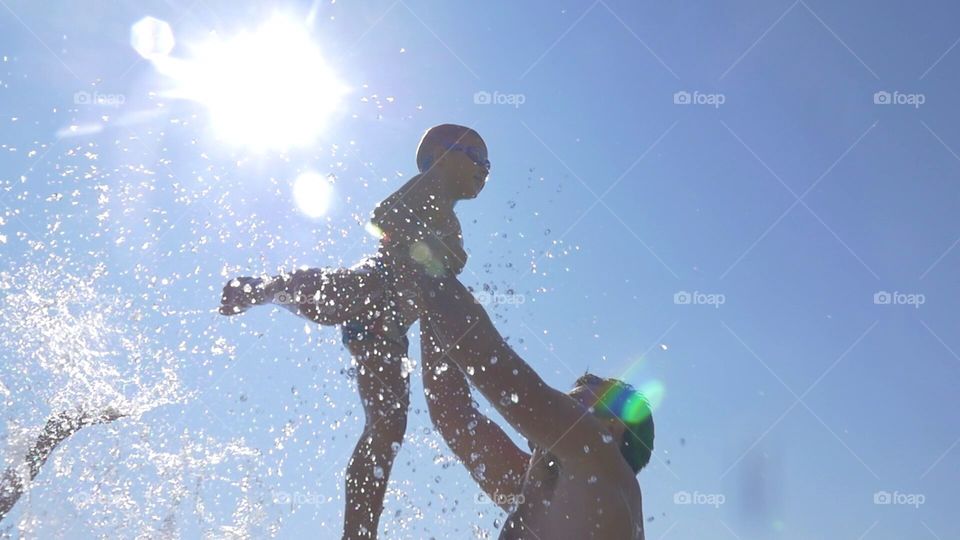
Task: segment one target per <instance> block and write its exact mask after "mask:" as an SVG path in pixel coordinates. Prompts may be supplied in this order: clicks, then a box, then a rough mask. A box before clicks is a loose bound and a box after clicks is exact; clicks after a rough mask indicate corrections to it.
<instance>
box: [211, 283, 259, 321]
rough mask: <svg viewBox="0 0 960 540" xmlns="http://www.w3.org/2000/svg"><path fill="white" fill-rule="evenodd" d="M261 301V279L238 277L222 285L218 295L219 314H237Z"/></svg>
mask: <svg viewBox="0 0 960 540" xmlns="http://www.w3.org/2000/svg"><path fill="white" fill-rule="evenodd" d="M262 303H263V279H261V278H252V277H239V278H235V279H232V280H230V281H229V282H228V283H227V284H226V285H224V287H223V294H222V295H221V296H220V314H221V315H239V314H241V313H243V312H244V311H246V310H248V309H250V308H251V307H252V306H254V305H257V304H262Z"/></svg>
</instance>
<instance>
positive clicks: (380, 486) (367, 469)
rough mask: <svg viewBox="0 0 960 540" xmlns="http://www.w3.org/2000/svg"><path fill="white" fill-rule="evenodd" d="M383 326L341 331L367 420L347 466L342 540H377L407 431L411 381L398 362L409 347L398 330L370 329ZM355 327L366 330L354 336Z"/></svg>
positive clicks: (354, 322) (378, 320)
mask: <svg viewBox="0 0 960 540" xmlns="http://www.w3.org/2000/svg"><path fill="white" fill-rule="evenodd" d="M383 320H384V319H383V318H379V319H377V320H376V321H375V322H373V323H370V322H365V321H364V320H358V321H352V323H353V324H348V325H347V326H346V327H345V328H344V342H345V343H346V345H347V346H348V348H349V349H350V353H351V354H352V355H353V358H354V359H355V360H356V362H357V364H358V365H359V369H358V370H357V387H358V389H359V391H360V400H361V401H362V403H363V410H364V413H365V416H366V424H365V425H364V428H363V434H362V435H361V437H360V440H359V441H358V442H357V445H356V447H355V448H354V450H353V456H352V457H351V459H350V463H349V465H348V466H347V478H346V488H347V489H346V509H345V512H344V533H343V538H344V539H350V540H353V539H356V538H376V537H377V532H378V527H379V522H380V514H381V512H383V499H384V495H385V493H386V490H387V482H388V481H389V479H390V471H391V469H392V467H393V460H394V458H395V457H396V454H397V451H398V450H399V449H400V445H401V444H402V443H403V436H404V433H405V432H406V429H407V408H408V406H409V404H410V381H409V379H408V378H407V377H404V376H403V372H402V362H403V358H404V357H406V355H407V348H408V342H407V338H406V336H405V335H404V334H403V333H402V331H403V329H402V328H397V329H395V330H394V331H392V332H383V331H382V329H379V328H376V329H375V328H373V326H374V325H377V324H383ZM364 324H366V327H365V328H364V327H363V325H364ZM392 324H395V323H392ZM358 325H359V326H360V327H361V328H364V329H363V330H360V331H358V330H357V326H358ZM397 332H401V333H400V334H397Z"/></svg>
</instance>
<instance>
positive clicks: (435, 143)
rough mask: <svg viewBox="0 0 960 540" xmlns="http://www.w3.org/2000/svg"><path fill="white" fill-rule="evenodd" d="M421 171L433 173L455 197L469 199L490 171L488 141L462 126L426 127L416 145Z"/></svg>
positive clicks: (479, 189) (483, 182)
mask: <svg viewBox="0 0 960 540" xmlns="http://www.w3.org/2000/svg"><path fill="white" fill-rule="evenodd" d="M417 167H418V168H419V169H420V172H421V173H423V174H427V173H428V172H429V173H430V174H432V175H435V176H436V177H437V178H438V179H440V180H441V181H442V182H443V186H444V188H445V190H446V191H447V194H448V195H449V196H450V197H452V198H454V199H472V198H474V197H476V196H477V195H478V194H479V193H480V191H481V190H482V189H483V186H484V185H486V181H487V175H488V174H490V161H489V159H488V155H487V145H486V143H484V142H483V139H482V138H480V135H479V134H478V133H477V132H476V131H474V130H472V129H470V128H468V127H465V126H458V125H455V124H440V125H439V126H434V127H432V128H430V129H428V130H427V132H426V133H424V134H423V138H422V139H420V146H419V147H418V148H417Z"/></svg>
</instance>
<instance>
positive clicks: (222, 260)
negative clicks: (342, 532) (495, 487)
mask: <svg viewBox="0 0 960 540" xmlns="http://www.w3.org/2000/svg"><path fill="white" fill-rule="evenodd" d="M263 4H264V3H257V2H247V1H237V0H234V1H229V2H228V1H223V0H196V1H194V0H164V1H153V0H146V1H141V2H123V3H119V2H105V1H92V2H83V3H79V2H64V1H49V2H42V3H41V2H32V1H25V0H0V28H2V32H0V291H2V294H3V295H4V296H3V307H2V310H3V318H2V321H3V323H2V324H3V329H2V330H3V332H4V338H3V341H2V342H0V345H2V347H0V383H2V386H0V400H3V401H2V403H3V407H2V409H0V411H2V416H3V419H4V421H5V423H6V424H7V425H6V426H5V427H0V429H2V430H3V431H2V432H0V433H3V434H4V435H3V436H4V441H5V444H6V445H7V447H8V448H7V450H6V452H7V455H8V457H9V455H11V454H10V452H11V449H12V448H14V447H15V444H14V443H15V442H16V441H15V439H16V437H15V434H17V433H19V431H18V430H20V429H32V428H37V427H39V426H40V425H42V423H43V421H44V418H45V417H46V416H47V415H48V414H50V412H51V410H52V409H53V408H54V407H55V406H56V405H57V404H60V405H63V404H65V403H66V404H70V403H86V402H92V401H91V396H90V395H89V394H91V393H93V394H97V395H98V396H99V397H103V396H109V395H113V394H111V392H113V393H118V392H119V393H120V394H122V395H124V396H125V397H126V398H128V399H131V400H133V401H136V402H138V403H141V404H142V405H143V407H142V409H143V410H144V411H145V412H143V414H142V415H140V416H138V417H136V418H127V419H123V420H120V421H117V422H114V423H113V424H111V425H109V426H99V427H95V428H89V429H87V430H85V431H84V432H81V433H79V434H78V435H77V436H76V437H74V438H73V439H71V440H70V441H68V442H67V443H66V444H65V445H64V446H63V447H62V448H60V449H59V450H58V451H57V454H56V457H55V459H54V460H51V463H50V467H48V468H47V469H46V470H44V472H43V474H42V475H41V476H40V477H39V478H38V481H37V483H36V484H35V486H34V489H33V490H32V491H31V494H30V495H29V497H26V498H24V500H22V501H21V504H20V505H19V506H18V507H17V509H16V510H15V512H14V513H13V514H12V515H11V516H10V517H9V518H8V519H7V520H6V521H5V522H4V524H3V525H2V526H0V531H2V532H5V533H9V534H12V535H15V536H16V535H17V534H18V533H17V529H18V528H21V527H22V528H25V529H26V530H30V531H32V534H37V535H40V536H47V537H49V536H51V535H61V536H65V537H69V538H93V537H97V536H100V535H111V536H118V537H128V536H133V535H134V534H136V533H137V532H144V531H156V530H167V531H180V532H181V534H182V535H183V536H184V537H194V536H197V535H199V534H209V535H212V536H216V537H222V536H224V535H225V534H227V533H228V532H229V531H244V530H245V531H247V533H249V534H252V535H254V536H265V535H268V534H270V533H273V534H275V535H277V536H279V537H282V538H300V537H307V536H314V537H325V538H326V537H330V538H332V537H335V536H336V535H338V534H339V528H340V522H341V519H342V504H343V498H342V497H343V487H342V483H343V470H344V468H345V465H346V461H347V458H348V456H349V454H350V450H351V448H352V446H353V444H354V442H355V441H356V438H357V437H358V434H359V431H360V429H361V427H362V423H363V413H362V410H360V408H359V402H358V398H357V397H356V393H355V388H354V383H353V381H352V380H351V378H350V372H349V368H350V365H349V358H348V356H347V355H346V354H345V351H344V350H343V348H342V347H341V346H340V344H339V336H338V333H337V332H336V331H335V330H333V329H329V328H327V329H318V328H316V327H311V326H310V325H305V324H304V322H303V321H302V320H298V319H296V318H294V317H293V316H292V315H291V314H289V313H287V312H285V311H279V310H271V309H262V310H260V311H259V312H258V311H253V312H250V313H249V314H246V315H244V316H243V317H240V318H236V319H231V320H227V319H224V318H222V317H219V316H218V315H216V314H215V313H214V311H213V310H214V309H215V307H216V304H217V302H218V299H219V289H220V287H221V286H222V285H223V283H224V281H225V279H226V277H227V276H232V275H236V274H238V273H240V274H253V273H259V272H271V273H274V272H275V271H276V270H277V268H278V267H281V266H285V267H287V268H289V267H290V266H292V265H294V264H296V265H300V264H306V265H313V266H319V265H351V264H353V263H354V262H356V261H358V260H359V259H360V257H361V256H362V255H364V254H365V253H370V252H371V251H372V250H373V249H374V248H375V244H374V242H373V240H372V239H371V238H370V237H369V236H368V235H367V233H365V232H364V230H363V227H362V221H363V220H364V219H365V217H366V215H367V213H368V212H369V211H370V210H371V209H372V208H373V206H374V205H375V204H376V202H377V201H379V200H381V199H382V198H383V197H384V196H386V195H387V194H388V193H390V192H391V191H393V190H394V189H396V188H397V187H399V186H400V185H401V184H402V182H403V181H404V180H405V179H406V178H409V177H410V176H412V175H413V174H414V173H415V171H416V167H415V163H414V150H415V147H416V143H417V141H418V138H419V136H420V135H421V134H422V132H423V131H424V130H425V129H426V128H427V127H429V126H431V125H434V124H437V123H442V122H454V123H462V124H467V125H470V126H472V127H474V128H475V129H477V130H478V131H479V132H480V133H481V135H482V136H483V137H484V138H485V139H486V141H487V144H488V146H489V149H490V159H491V161H492V163H493V169H492V175H491V178H490V181H489V183H488V186H487V188H486V190H485V191H484V192H483V193H482V195H481V196H480V197H479V198H478V199H476V200H474V201H468V202H464V203H462V204H460V205H459V206H458V213H459V215H460V217H461V221H462V222H463V229H464V238H465V244H466V247H467V251H468V252H469V254H470V260H469V262H468V270H467V271H466V272H465V273H464V274H463V276H462V279H463V281H464V282H465V283H467V284H468V285H471V286H473V287H475V288H478V289H479V288H481V287H483V286H484V285H488V286H490V287H491V290H492V291H496V292H497V293H499V294H501V296H500V297H499V298H500V299H501V300H503V301H502V302H500V303H498V304H496V305H489V306H488V309H490V310H491V312H492V313H493V314H494V316H495V323H496V325H497V327H498V328H499V330H500V331H501V332H502V333H503V334H504V335H506V336H509V338H510V342H511V343H512V344H513V345H514V347H515V348H516V349H517V351H518V352H519V353H520V354H521V355H522V356H523V357H524V358H525V359H526V360H527V361H528V362H530V363H531V365H533V367H534V368H535V369H536V370H538V371H539V372H540V373H541V375H542V376H543V377H544V378H545V379H546V380H547V381H548V382H549V383H551V384H553V385H555V386H557V387H559V388H568V387H569V386H570V385H571V384H572V381H573V380H574V379H575V378H576V376H578V375H580V374H582V373H583V372H584V371H585V370H587V369H589V370H590V371H592V372H595V373H597V374H599V375H605V376H621V377H622V378H624V379H626V380H627V381H628V382H631V383H633V384H634V385H636V386H637V387H638V388H644V389H647V390H651V391H653V390H656V391H657V392H656V397H657V398H658V399H657V401H658V406H657V408H656V410H655V413H654V414H655V419H656V426H657V439H656V452H655V457H654V459H653V461H652V462H651V464H650V466H649V467H648V468H647V469H646V470H644V471H643V472H641V474H640V475H639V480H640V484H641V487H642V489H643V495H644V514H645V517H646V519H647V520H648V522H647V524H646V527H647V537H648V538H652V539H658V538H670V539H699V538H732V539H736V538H741V539H747V538H751V539H752V538H758V539H761V538H775V539H806V538H853V539H857V538H863V539H882V538H889V539H902V538H918V539H919V538H941V539H946V538H957V537H960V524H958V523H957V522H956V520H955V519H952V517H953V515H954V513H955V510H950V508H955V506H956V501H957V500H958V496H957V487H956V486H957V485H958V484H960V474H958V470H960V448H958V446H960V444H958V443H960V417H958V416H957V414H956V412H955V411H956V410H957V405H958V401H960V400H958V397H957V393H956V391H955V388H956V386H957V384H958V382H960V356H958V354H957V352H958V351H960V341H958V339H957V332H956V328H957V327H958V323H960V317H958V315H957V312H956V311H952V312H951V309H952V308H951V307H950V306H956V305H957V299H958V296H960V286H958V281H957V279H956V275H957V264H958V261H960V248H957V247H956V246H957V244H958V236H960V220H958V218H957V216H958V215H960V213H958V211H957V210H958V209H960V174H958V173H960V128H958V126H960V122H958V120H960V112H958V111H960V109H958V108H957V107H956V89H957V87H958V84H960V78H958V76H957V73H958V70H960V50H956V49H954V46H956V45H957V44H958V40H960V31H958V30H957V26H956V24H955V21H956V20H957V19H956V17H957V16H958V15H960V13H958V11H957V7H956V6H955V5H953V4H952V3H950V2H945V1H941V2H929V3H923V4H916V5H915V4H903V3H895V2H889V1H881V2H864V1H857V2H844V3H839V4H838V3H835V2H834V3H831V2H823V1H821V0H798V1H796V2H791V1H789V0H787V1H774V2H769V1H764V2H760V1H740V2H732V3H715V2H702V1H697V2H667V3H650V2H642V3H637V2H628V1H620V0H598V1H596V2H591V1H589V0H588V1H584V2H552V1H549V2H548V1H545V0H535V1H528V2H493V3H489V2H488V3H483V4H479V3H453V2H440V1H432V2H431V1H425V0H396V1H394V0H384V1H380V0H376V1H365V2H350V1H343V0H341V1H340V2H336V3H329V2H325V3H320V4H317V5H313V4H311V3H310V2H274V3H272V4H273V7H271V8H270V10H265V9H264V8H263V7H262V6H263ZM273 11H278V12H282V13H285V14H287V16H288V17H292V18H294V19H295V20H297V21H307V20H308V18H309V24H308V28H309V31H310V36H311V39H312V40H313V42H314V43H316V45H317V46H318V47H319V49H320V50H321V51H322V53H323V55H324V57H325V59H326V62H327V63H328V64H329V66H330V68H331V69H332V70H333V71H335V72H336V73H337V74H338V75H339V77H340V79H341V80H342V81H343V83H344V84H345V86H346V87H348V90H347V93H346V94H345V95H344V97H343V99H342V101H341V102H340V104H339V106H338V107H337V109H336V111H335V112H334V114H333V115H332V116H331V118H330V119H329V122H327V123H326V124H325V125H324V126H322V129H321V130H320V131H319V133H318V135H317V138H316V141H315V142H314V143H313V144H312V145H310V146H308V147H305V148H299V149H294V150H290V151H286V152H281V151H276V150H263V151H258V152H254V151H252V150H251V149H250V148H249V147H244V146H237V145H235V144H232V143H229V144H228V143H226V142H223V141H222V140H220V139H222V138H223V137H224V134H223V133H219V134H218V133H216V132H215V131H214V130H213V129H212V128H211V120H212V116H213V115H212V113H211V110H210V109H209V108H208V107H207V106H205V104H204V103H200V102H197V101H195V100H189V99H179V98H176V97H170V96H168V95H167V94H165V93H164V91H166V90H169V89H170V87H171V80H170V78H169V77H168V76H166V75H164V74H163V73H161V72H160V70H159V69H158V67H157V66H156V65H154V64H153V63H151V62H148V61H146V60H142V59H140V56H139V55H138V54H137V52H136V51H134V49H133V48H132V47H131V46H130V27H131V25H132V24H133V23H135V22H136V21H138V20H139V19H141V18H142V17H144V16H147V15H150V16H153V17H156V18H159V19H162V20H165V21H167V22H168V23H169V24H170V26H171V27H172V30H173V34H174V36H175V37H176V46H175V47H174V49H173V51H172V53H171V54H172V56H174V57H178V58H190V57H191V55H192V54H194V53H195V51H193V50H191V48H190V46H191V43H194V44H195V43H199V42H200V41H202V39H203V37H204V36H205V35H207V34H208V33H209V32H211V31H213V30H216V31H217V32H218V34H219V35H221V36H225V37H229V36H231V35H235V34H236V33H238V32H240V31H242V30H244V29H248V30H249V29H253V28H256V27H257V25H259V24H260V23H262V22H263V21H264V20H265V19H267V18H268V17H269V16H270V14H271V13H272V12H273ZM282 60H283V59H277V61H278V62H281V61H282ZM310 69H311V66H310V65H303V70H310ZM221 82H222V81H221ZM220 86H221V88H220V90H219V91H220V92H222V94H221V95H217V96H215V98H214V100H213V101H218V100H219V101H221V102H226V101H224V100H228V99H232V97H231V96H233V95H234V94H233V92H231V90H230V88H229V87H223V85H222V84H221V85H220ZM878 92H879V93H878ZM78 93H79V97H78ZM241 95H242V94H241ZM84 96H86V97H84ZM91 96H93V99H89V98H90V97H91ZM97 96H99V98H97ZM287 101H289V102H291V103H295V102H293V101H292V98H291V96H289V95H287V94H286V93H285V92H278V93H277V94H276V95H271V96H268V98H266V99H261V100H257V101H251V102H248V103H243V104H242V105H243V110H242V114H234V115H233V116H231V118H230V119H231V120H232V122H233V124H234V125H235V126H237V125H239V126H243V125H244V118H245V116H244V115H245V114H250V115H251V116H254V115H257V114H259V113H258V112H257V111H259V110H268V111H269V110H271V109H270V108H271V107H275V106H277V104H278V103H284V102H287ZM207 105H210V102H209V100H208V102H207ZM261 116H262V115H261ZM70 126H76V127H75V128H73V129H71V127H70ZM218 137H220V139H218ZM305 171H314V172H317V173H319V174H321V175H333V177H334V178H335V181H334V184H333V186H334V191H333V197H332V200H331V205H330V208H329V211H328V212H327V214H326V215H325V216H323V217H319V218H317V217H313V218H312V217H309V216H306V215H304V214H303V213H302V212H301V211H300V210H298V207H297V205H296V204H295V200H294V197H293V195H292V185H293V180H294V179H295V178H296V177H297V175H298V174H299V173H301V172H305ZM75 280H80V281H83V282H85V283H87V284H88V285H89V287H90V291H88V292H87V296H82V295H80V296H70V297H69V298H68V300H63V301H62V302H61V301H60V300H59V298H61V297H59V296H55V295H60V294H63V290H64V287H68V285H69V284H70V283H72V282H73V281H75ZM71 290H72V289H71ZM29 291H33V293H34V296H32V297H31V296H30V295H29V294H28V293H29ZM91 291H92V292H91ZM48 296H50V297H52V298H55V299H57V300H56V301H54V302H53V305H52V306H51V305H48V304H43V302H42V301H33V303H31V298H33V299H34V300H36V299H37V298H40V299H41V300H42V299H43V298H45V297H48ZM38 302H39V303H38ZM61 304H63V305H66V304H70V306H69V309H68V310H66V311H58V310H57V305H61ZM38 305H46V307H44V308H43V309H42V310H38V308H37V306H38ZM34 328H37V329H38V330H36V331H34V330H33V329H34ZM86 329H89V331H88V332H85V330H86ZM71 332H76V334H73V333H71ZM98 332H99V333H98ZM64 336H66V338H64ZM54 338H57V339H60V341H58V340H57V339H54ZM51 343H53V345H51ZM418 343H419V341H418V340H417V339H414V340H413V345H412V347H411V348H412V349H413V351H414V352H413V354H412V357H413V360H414V361H415V362H416V363H417V365H419V346H418ZM71 344H72V345H71ZM138 347H139V348H138ZM131 350H138V351H141V353H140V354H138V355H133V356H131V354H128V353H129V351H131ZM98 351H99V353H98ZM58 355H59V356H58ZM60 357H62V358H63V359H64V360H63V362H65V363H64V364H57V362H56V361H53V360H51V358H60ZM64 365H66V366H68V367H70V366H73V367H74V368H76V367H77V366H80V368H77V369H80V370H81V371H82V369H84V366H86V368H89V370H88V371H87V372H85V373H80V374H79V375H78V374H77V373H79V372H76V373H75V372H69V373H66V374H65V372H64V370H65V369H66V368H64V367H63V366H64ZM111 366H112V367H113V371H111V368H110V367H111ZM67 371H69V370H67ZM419 374H420V372H419V368H417V369H416V370H415V372H414V373H413V381H414V382H413V395H414V397H413V400H412V405H411V414H410V426H409V431H408V438H407V441H406V442H405V444H404V446H403V449H402V450H401V453H400V456H399V458H398V460H397V463H396V466H395V470H394V477H393V483H392V484H391V488H392V490H391V492H390V493H389V494H388V500H387V504H386V509H385V512H384V517H383V521H384V524H385V537H388V538H428V537H437V538H441V537H445V538H467V537H472V536H473V535H477V537H481V538H483V537H489V536H484V535H494V536H495V533H494V532H493V531H494V530H495V529H496V528H497V526H498V525H499V524H501V523H502V520H503V517H504V516H503V514H502V513H500V512H498V511H495V509H494V508H492V507H491V506H489V505H482V504H479V503H478V502H477V500H476V495H477V494H478V493H479V490H478V488H477V487H476V486H475V485H474V484H473V482H472V481H471V480H470V478H469V476H468V475H467V474H466V472H465V471H464V470H462V467H460V466H459V465H458V464H457V463H455V462H454V461H453V460H452V457H451V454H450V453H449V452H448V451H447V449H446V448H445V446H443V442H442V441H441V440H440V439H439V438H438V437H437V436H436V435H435V434H434V433H432V432H431V430H430V425H429V419H428V418H427V415H426V413H425V402H424V399H423V396H422V385H421V384H420V382H419ZM78 377H80V378H82V379H83V381H86V382H84V383H83V384H77V383H76V381H77V380H78ZM138 377H139V378H138ZM64 381H66V382H64ZM90 381H92V382H90ZM158 381H159V382H158ZM71 385H73V386H71ZM158 387H160V388H161V390H166V391H167V393H166V394H165V393H164V392H159V393H156V388H158ZM104 388H107V390H103V389H104ZM151 388H153V389H154V391H155V393H154V394H149V393H148V390H149V389H151ZM84 389H87V390H91V389H93V390H91V391H89V392H86V393H85V390H84ZM96 389H100V390H102V392H101V391H100V390H96ZM167 394H169V395H167ZM158 396H159V397H158ZM168 398H169V399H168ZM93 401H96V400H93ZM167 401H173V403H167ZM517 440H518V441H519V440H520V438H519V436H518V437H517ZM885 503H889V504H885ZM225 527H226V528H225ZM231 527H232V529H231ZM484 531H485V532H484ZM238 534H243V533H242V532H241V533H238Z"/></svg>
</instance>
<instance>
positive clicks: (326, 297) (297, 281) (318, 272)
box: [274, 262, 384, 326]
mask: <svg viewBox="0 0 960 540" xmlns="http://www.w3.org/2000/svg"><path fill="white" fill-rule="evenodd" d="M373 264H374V263H369V262H364V263H361V264H359V265H357V266H354V267H353V268H350V269H345V268H336V269H329V268H310V269H307V270H297V271H295V272H293V273H292V274H290V276H289V280H288V281H286V282H285V285H284V286H283V292H282V293H280V294H277V295H274V302H275V303H276V304H278V305H281V306H283V307H284V308H286V309H288V310H290V311H292V312H294V313H296V314H297V315H300V316H302V317H306V318H308V319H310V320H312V321H314V322H316V323H319V324H324V325H328V326H333V325H337V324H343V323H344V322H346V321H347V320H349V319H351V318H353V317H355V316H356V315H357V313H358V312H360V311H361V310H363V309H365V308H367V307H368V306H369V305H370V304H371V303H373V302H376V301H377V300H378V298H379V297H380V296H381V295H382V292H383V287H384V282H383V279H382V277H381V275H380V274H379V273H378V272H376V271H375V269H374V268H373ZM281 279H282V278H281ZM283 293H285V295H284V294H283Z"/></svg>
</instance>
